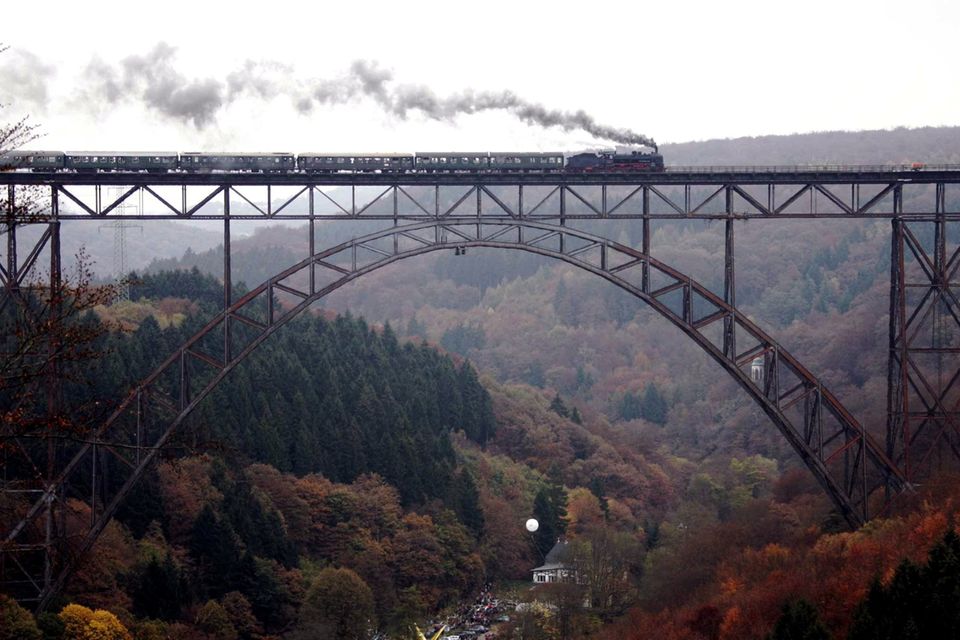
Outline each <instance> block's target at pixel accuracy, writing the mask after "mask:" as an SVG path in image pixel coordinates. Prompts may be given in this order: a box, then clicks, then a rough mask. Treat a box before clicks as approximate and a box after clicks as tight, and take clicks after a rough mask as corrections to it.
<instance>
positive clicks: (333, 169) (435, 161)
mask: <svg viewBox="0 0 960 640" xmlns="http://www.w3.org/2000/svg"><path fill="white" fill-rule="evenodd" d="M0 170H4V171H33V172H72V173H104V172H106V173H110V172H128V173H177V172H183V173H305V174H334V173H387V174H406V173H594V172H596V173H639V172H651V171H664V164H663V156H662V155H660V154H659V153H658V152H657V151H656V150H654V151H653V152H647V151H636V150H631V151H625V152H617V151H588V152H582V153H575V154H564V153H559V152H526V153H518V152H515V151H509V152H493V151H483V152H463V151H443V152H423V153H413V154H401V153H349V154H343V153H299V154H292V153H263V152H259V153H256V152H255V153H230V152H227V153H199V152H177V153H174V152H156V151H151V152H147V151H76V152H64V151H28V150H15V151H7V152H3V153H0Z"/></svg>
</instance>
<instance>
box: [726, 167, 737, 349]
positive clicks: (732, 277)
mask: <svg viewBox="0 0 960 640" xmlns="http://www.w3.org/2000/svg"><path fill="white" fill-rule="evenodd" d="M725 191H726V212H727V219H726V220H725V221H724V245H723V301H724V302H726V303H727V304H728V305H730V306H731V307H732V308H736V306H737V291H736V252H735V251H734V235H733V189H732V188H731V187H729V186H728V187H726V190H725ZM736 326H737V319H736V316H734V315H733V314H731V315H728V316H727V317H725V318H724V319H723V355H725V356H726V357H728V358H735V357H736V355H737V332H736Z"/></svg>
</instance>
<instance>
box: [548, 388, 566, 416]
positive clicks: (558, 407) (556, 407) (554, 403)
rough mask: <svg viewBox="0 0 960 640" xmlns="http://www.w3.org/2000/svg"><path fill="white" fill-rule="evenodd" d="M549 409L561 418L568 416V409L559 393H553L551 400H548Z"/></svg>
mask: <svg viewBox="0 0 960 640" xmlns="http://www.w3.org/2000/svg"><path fill="white" fill-rule="evenodd" d="M550 411H553V412H554V413H555V414H557V415H558V416H560V417H561V418H569V417H570V410H569V409H567V405H566V404H565V403H564V402H563V398H561V397H560V394H559V393H556V394H554V396H553V400H551V401H550Z"/></svg>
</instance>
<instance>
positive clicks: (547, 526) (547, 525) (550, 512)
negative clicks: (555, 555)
mask: <svg viewBox="0 0 960 640" xmlns="http://www.w3.org/2000/svg"><path fill="white" fill-rule="evenodd" d="M533 517H534V518H536V520H537V522H539V523H540V527H539V528H538V529H537V532H536V534H535V536H534V542H535V545H536V548H537V551H538V552H539V553H540V557H541V558H544V557H546V555H547V553H549V551H550V549H552V548H553V545H555V544H556V543H557V540H559V539H560V538H561V537H562V536H563V534H564V532H565V531H566V530H567V521H566V517H567V495H566V493H565V492H564V490H563V487H562V486H560V485H558V484H552V485H548V486H545V487H541V488H540V490H539V491H538V492H537V495H536V497H535V498H534V499H533Z"/></svg>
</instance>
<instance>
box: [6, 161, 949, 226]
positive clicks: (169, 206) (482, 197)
mask: <svg viewBox="0 0 960 640" xmlns="http://www.w3.org/2000/svg"><path fill="white" fill-rule="evenodd" d="M4 183H6V184H20V185H25V184H37V185H46V186H49V187H51V188H52V189H53V190H54V192H55V193H56V194H57V195H58V196H59V197H60V198H61V199H62V201H63V203H64V207H63V209H64V210H63V211H62V212H61V213H60V219H61V220H73V219H89V218H107V217H109V218H111V219H125V218H129V219H137V220H145V219H147V220H149V219H187V218H190V219H195V220H223V219H224V218H225V217H227V216H230V217H232V218H233V219H234V220H272V219H282V220H309V219H312V218H315V217H321V218H323V219H325V220H355V219H367V220H398V219H402V220H407V221H421V220H444V219H450V218H458V217H483V218H491V219H496V218H503V219H513V220H521V219H522V220H567V219H569V220H575V219H604V220H605V219H614V220H616V219H635V218H652V219H664V220H668V219H707V220H713V219H728V218H735V219H789V218H801V219H804V218H833V219H844V218H892V217H905V218H917V219H930V216H931V215H932V214H933V213H934V212H937V211H939V212H941V213H943V214H944V215H945V216H946V217H947V218H950V219H957V218H960V207H958V205H957V204H956V203H957V202H960V171H951V172H903V171H900V172H883V171H876V172H833V173H830V172H823V173H776V172H767V173H763V172H759V173H723V172H718V173H693V174H676V173H672V172H671V173H665V174H650V175H638V176H629V175H627V176H624V175H575V176H549V175H547V176H544V175H540V176H536V175H522V174H520V175H499V174H497V175H492V174H479V175H459V174H415V175H406V176H393V175H386V174H383V175H381V174H369V175H368V174H364V175H330V176H309V175H303V174H293V175H283V174H163V175H153V174H122V173H117V174H110V173H106V174H26V173H18V174H10V173H8V174H2V173H0V184H4ZM104 187H107V188H108V189H107V191H105V190H104ZM948 191H951V192H952V193H951V194H950V197H948V198H941V196H940V195H938V194H944V193H946V192H948ZM228 193H229V194H232V195H233V197H234V200H235V204H236V206H235V207H234V211H232V212H231V213H229V214H228V213H227V212H226V211H225V210H224V209H223V207H221V206H220V201H221V196H222V195H224V194H228ZM254 194H255V195H254ZM133 198H137V199H138V200H139V201H140V202H143V203H145V206H146V209H147V210H146V211H140V212H138V214H137V215H131V214H129V213H127V214H125V213H124V206H123V205H124V203H125V202H128V201H132V199H133ZM938 198H941V200H942V203H943V204H944V206H946V205H947V204H949V205H950V206H951V207H952V209H951V210H946V209H944V208H937V207H938V204H940V203H941V200H938ZM904 202H906V203H907V206H906V207H905V206H904Z"/></svg>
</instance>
